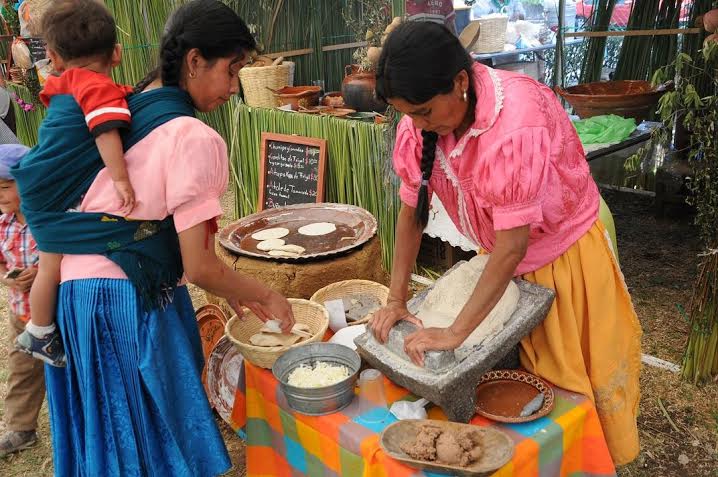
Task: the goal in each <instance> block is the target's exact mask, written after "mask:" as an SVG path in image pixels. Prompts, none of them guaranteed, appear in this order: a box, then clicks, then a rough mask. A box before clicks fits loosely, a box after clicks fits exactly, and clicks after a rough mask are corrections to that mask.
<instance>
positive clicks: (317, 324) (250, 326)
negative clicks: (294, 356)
mask: <svg viewBox="0 0 718 477" xmlns="http://www.w3.org/2000/svg"><path fill="white" fill-rule="evenodd" d="M289 303H290V304H291V305H292V311H293V312H294V319H295V320H296V322H297V323H303V324H305V325H307V326H309V331H310V333H312V337H311V338H309V339H306V340H304V341H301V342H299V343H296V344H293V345H292V346H287V347H274V348H267V347H264V346H254V345H252V344H250V343H249V338H250V337H252V336H253V335H255V334H256V333H259V330H260V329H261V328H262V326H263V325H264V323H263V322H262V321H261V320H260V319H259V318H258V317H257V316H256V315H255V314H254V313H252V312H251V311H249V310H245V320H244V321H242V320H240V319H239V318H237V316H236V315H235V316H233V317H232V318H231V319H230V320H229V321H228V322H227V325H226V326H225V327H224V334H225V335H226V336H227V338H228V339H229V340H230V341H231V342H232V344H234V346H235V347H236V348H237V349H238V350H239V352H240V353H242V356H244V357H245V359H247V361H249V362H250V363H252V364H254V365H256V366H259V367H261V368H266V369H271V367H272V365H273V364H274V362H275V361H276V360H277V359H278V358H279V357H280V356H281V355H282V354H284V353H285V352H286V351H287V350H289V349H292V348H296V347H297V346H303V345H305V344H307V343H315V342H320V341H322V339H323V338H324V333H326V331H327V328H328V327H329V314H328V313H327V310H326V309H325V308H324V307H323V306H322V305H319V304H317V303H314V302H311V301H308V300H301V299H298V298H289Z"/></svg>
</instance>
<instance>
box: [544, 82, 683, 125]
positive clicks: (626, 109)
mask: <svg viewBox="0 0 718 477" xmlns="http://www.w3.org/2000/svg"><path fill="white" fill-rule="evenodd" d="M669 88H670V85H661V86H659V87H653V86H651V84H650V83H649V82H648V81H598V82H595V83H584V84H579V85H576V86H572V87H570V88H566V89H563V88H561V87H558V86H557V87H556V88H555V90H556V92H557V93H558V94H559V95H561V96H562V97H563V98H564V99H565V100H566V101H568V102H569V104H570V105H571V106H573V109H574V111H575V112H576V114H578V115H579V116H580V117H581V118H590V117H592V116H600V115H604V114H616V115H618V116H622V117H624V118H634V119H635V120H636V122H637V123H640V122H641V121H644V120H645V119H647V118H648V117H649V116H650V114H651V113H652V112H653V111H654V110H655V108H656V104H657V103H658V100H659V99H660V97H661V96H662V95H663V94H664V93H665V92H666V91H667V90H668V89H669Z"/></svg>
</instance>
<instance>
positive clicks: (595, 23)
mask: <svg viewBox="0 0 718 477" xmlns="http://www.w3.org/2000/svg"><path fill="white" fill-rule="evenodd" d="M615 4H616V0H598V2H597V3H594V6H595V8H594V11H593V18H592V19H591V21H590V22H589V23H590V26H589V29H590V30H592V31H604V30H608V25H609V24H610V21H611V15H612V13H613V7H614V5H615ZM587 43H588V46H587V48H586V54H585V55H584V58H583V66H582V67H581V77H580V82H581V83H590V82H592V81H598V80H600V79H601V72H602V70H603V58H604V55H605V51H606V38H605V37H604V38H589V39H588V42H587Z"/></svg>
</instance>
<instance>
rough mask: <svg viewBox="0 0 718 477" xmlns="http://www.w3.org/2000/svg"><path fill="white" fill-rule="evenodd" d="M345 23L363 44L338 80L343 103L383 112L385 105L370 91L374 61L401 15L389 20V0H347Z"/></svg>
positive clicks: (352, 106) (371, 88)
mask: <svg viewBox="0 0 718 477" xmlns="http://www.w3.org/2000/svg"><path fill="white" fill-rule="evenodd" d="M343 16H344V20H345V21H346V22H347V26H348V27H349V29H350V30H352V31H353V32H354V34H355V35H356V38H357V40H358V41H362V42H366V46H364V47H361V48H358V49H357V50H356V51H355V52H354V54H353V59H354V64H352V65H347V66H346V67H345V70H344V74H345V76H344V81H343V82H342V96H343V97H344V103H345V104H346V105H347V106H348V107H350V108H352V109H355V110H357V111H376V112H384V111H386V108H387V105H386V103H384V102H383V101H379V100H378V99H377V98H376V95H375V94H374V89H375V88H376V75H375V69H376V63H377V61H378V60H379V56H380V55H381V45H382V43H383V42H384V40H385V39H386V36H387V35H388V33H389V32H391V30H393V29H394V28H395V27H396V26H397V25H398V24H399V23H400V22H401V18H399V17H397V18H395V19H394V20H392V19H391V2H390V1H389V0H348V1H347V2H346V5H345V8H344V11H343Z"/></svg>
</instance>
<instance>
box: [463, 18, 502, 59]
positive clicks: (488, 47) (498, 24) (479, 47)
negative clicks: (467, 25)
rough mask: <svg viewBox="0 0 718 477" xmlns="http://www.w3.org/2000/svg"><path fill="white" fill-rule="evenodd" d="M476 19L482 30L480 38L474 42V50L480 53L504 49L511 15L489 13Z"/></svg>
mask: <svg viewBox="0 0 718 477" xmlns="http://www.w3.org/2000/svg"><path fill="white" fill-rule="evenodd" d="M476 21H478V22H479V25H481V32H480V34H479V38H478V40H476V43H474V46H473V48H472V51H473V52H474V53H478V54H484V53H497V52H500V51H504V44H505V43H506V28H507V27H508V25H509V17H507V16H506V15H489V16H485V17H480V18H478V19H477V20H476Z"/></svg>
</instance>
